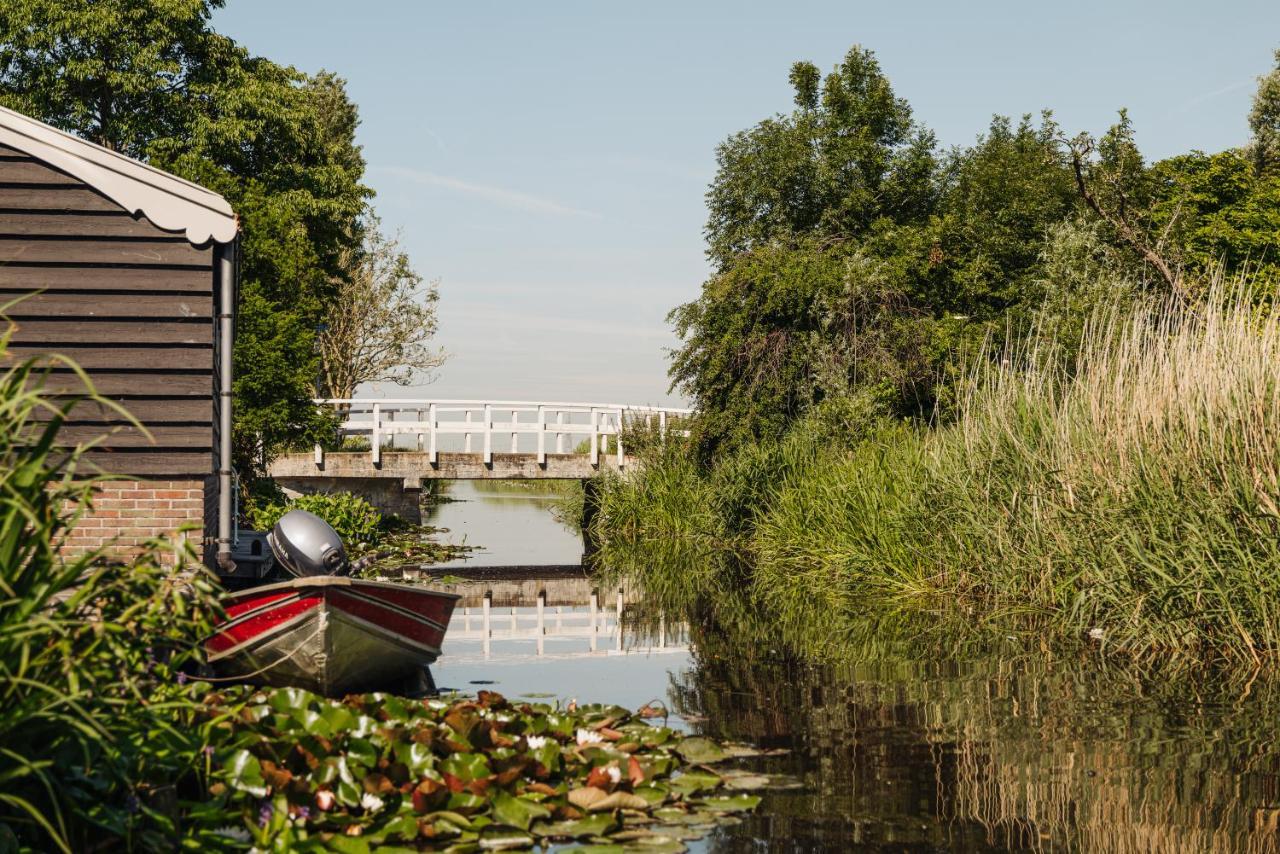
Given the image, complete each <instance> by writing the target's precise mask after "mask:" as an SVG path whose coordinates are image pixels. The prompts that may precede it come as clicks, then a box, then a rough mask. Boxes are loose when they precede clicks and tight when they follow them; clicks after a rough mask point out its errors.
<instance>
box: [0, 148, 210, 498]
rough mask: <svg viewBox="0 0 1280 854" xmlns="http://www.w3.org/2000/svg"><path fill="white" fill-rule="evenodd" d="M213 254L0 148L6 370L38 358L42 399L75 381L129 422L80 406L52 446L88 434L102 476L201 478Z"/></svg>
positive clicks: (0, 301) (69, 390)
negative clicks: (44, 378) (8, 326)
mask: <svg viewBox="0 0 1280 854" xmlns="http://www.w3.org/2000/svg"><path fill="white" fill-rule="evenodd" d="M213 261H214V258H213V250H212V248H210V247H207V246H206V247H194V246H192V245H191V244H190V243H188V242H187V240H186V238H185V237H184V236H182V235H179V234H173V233H170V232H166V231H162V230H161V229H158V228H156V227H155V226H154V225H152V224H151V223H149V222H148V221H147V220H145V219H142V218H134V217H133V216H130V215H129V214H128V213H127V212H126V211H124V210H123V209H122V208H121V207H120V206H119V205H117V204H116V203H115V202H113V201H111V200H110V199H108V198H106V197H105V196H103V195H101V194H100V193H98V192H96V191H95V190H93V189H92V188H91V187H89V186H87V185H86V184H84V183H83V182H81V181H80V180H78V179H76V178H73V177H71V176H69V175H66V174H64V173H62V172H59V171H58V170H56V169H53V168H50V167H48V166H46V165H45V164H43V163H41V162H39V161H36V160H33V159H32V158H30V157H27V156H25V155H23V154H21V153H20V152H17V151H15V150H13V149H11V148H5V147H3V146H0V314H3V315H4V316H6V317H8V318H9V320H10V322H12V324H13V327H14V329H13V336H12V338H11V341H10V349H9V356H8V357H7V362H8V363H10V364H11V363H12V362H13V361H14V360H16V359H21V358H26V357H28V356H33V355H34V356H41V357H45V356H48V358H47V359H44V361H45V362H46V363H47V364H48V366H49V370H50V375H49V378H48V383H47V385H48V387H49V389H51V390H53V391H56V392H59V393H66V394H76V393H79V392H80V391H81V390H82V389H83V383H82V382H81V381H80V379H79V377H78V376H77V375H76V373H75V372H74V371H73V370H71V369H70V368H68V367H67V366H66V364H65V362H60V361H59V360H58V358H56V357H55V356H53V355H52V354H57V355H58V356H65V357H66V358H67V359H70V360H73V361H74V362H75V363H76V364H78V365H80V366H81V367H83V368H84V370H85V371H86V372H87V373H88V375H89V377H90V378H91V380H92V381H93V384H94V386H95V387H96V388H97V390H98V391H99V392H100V393H102V394H103V395H104V396H106V397H108V398H110V399H111V400H113V401H115V402H117V403H119V404H120V405H121V406H123V407H124V408H125V409H127V410H129V411H130V412H131V413H132V414H133V415H134V416H135V417H136V418H138V419H139V420H140V421H141V422H142V423H143V424H144V425H145V426H146V428H147V429H148V431H149V432H150V434H151V435H150V437H148V436H146V435H144V434H143V433H141V432H140V431H138V430H137V429H134V428H131V427H128V426H127V425H122V423H121V422H122V420H123V419H122V417H121V415H120V414H119V413H118V412H115V411H113V410H111V409H110V408H108V407H104V406H101V405H98V404H91V403H84V404H80V405H78V406H77V407H76V408H75V409H74V410H73V412H72V421H71V423H70V424H69V425H68V427H67V429H66V433H65V435H66V436H67V437H68V438H69V439H74V440H77V441H79V440H89V439H93V438H96V437H99V436H102V437H103V438H102V440H101V442H100V444H99V445H98V447H99V448H100V450H97V451H95V452H93V454H92V455H91V456H92V459H93V460H94V461H95V462H96V463H98V464H99V465H101V466H103V467H104V468H105V469H107V470H108V471H112V472H116V473H119V474H127V475H138V476H145V477H152V478H179V477H183V478H185V477H200V478H204V477H207V476H209V475H210V474H211V473H212V472H213V468H214V463H213V453H214V430H215V425H214V415H215V402H214V401H215V389H214V355H215V352H214V315H215V308H214V273H213ZM0 367H3V365H0Z"/></svg>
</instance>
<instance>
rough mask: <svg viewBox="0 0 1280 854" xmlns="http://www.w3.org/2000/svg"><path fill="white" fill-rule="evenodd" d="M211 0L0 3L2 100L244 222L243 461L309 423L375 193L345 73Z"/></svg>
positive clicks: (243, 466) (239, 400) (297, 435)
mask: <svg viewBox="0 0 1280 854" xmlns="http://www.w3.org/2000/svg"><path fill="white" fill-rule="evenodd" d="M221 6H222V0H0V102H3V103H4V104H5V105H6V106H9V107H12V108H14V109H17V110H20V111H22V112H24V113H27V114H29V115H32V116H35V117H37V118H40V119H42V120H44V121H47V122H49V123H51V124H54V125H56V126H58V127H60V128H63V129H64V130H67V131H70V132H72V133H76V134H79V135H81V136H84V137H86V138H88V139H91V140H93V141H95V142H98V143H100V144H102V145H105V146H107V147H109V148H112V149H115V150H117V151H121V152H123V153H125V154H128V155H130V156H133V157H137V158H139V159H142V160H146V161H148V162H150V163H152V164H154V165H157V166H159V167H161V168H164V169H167V170H169V171H172V172H175V173H176V174H179V175H182V176H183V177H186V178H189V179H191V180H193V181H196V182H198V183H201V184H204V185H205V186H208V187H209V188H211V189H213V190H216V191H218V192H220V193H222V194H223V195H224V196H226V198H227V199H228V201H230V203H231V205H232V207H233V208H235V210H236V213H237V214H238V215H239V217H240V220H241V225H242V230H243V243H242V251H243V255H242V263H241V303H240V314H239V320H238V334H237V343H236V352H235V362H236V365H235V367H236V383H235V393H236V429H235V444H236V463H237V466H238V468H240V470H241V471H242V472H244V473H249V472H252V471H255V470H257V468H258V466H259V465H260V463H261V462H262V460H263V459H264V456H269V455H270V454H271V453H273V452H275V451H276V450H278V449H279V448H281V447H282V446H284V445H285V444H287V443H289V442H291V441H296V440H299V439H302V438H306V437H308V436H311V435H314V434H316V433H317V432H318V431H319V430H321V429H322V428H323V425H324V424H325V417H324V415H323V413H320V412H318V411H317V410H316V408H315V407H314V406H313V405H312V404H311V402H310V390H311V387H312V385H313V384H314V382H315V379H316V375H317V370H318V362H317V355H316V348H315V337H316V334H317V330H318V328H319V326H320V325H321V323H322V322H323V318H324V315H325V310H326V306H327V305H328V304H329V303H330V302H331V300H332V298H333V296H334V293H335V290H336V287H337V282H338V281H339V277H340V275H341V272H342V271H341V269H340V258H341V256H342V251H343V249H344V247H349V246H351V245H353V244H354V245H358V244H359V241H360V239H361V216H362V213H363V211H364V209H365V205H366V203H367V200H368V198H369V196H371V195H372V193H371V191H370V190H369V189H368V188H367V187H366V186H364V185H363V184H362V183H361V181H362V176H363V172H364V159H363V157H362V156H361V153H360V149H359V148H358V147H357V146H356V145H355V141H354V135H355V128H356V124H357V122H358V118H357V114H356V109H355V107H354V105H353V104H352V103H351V102H350V100H349V99H348V98H347V95H346V92H345V87H344V84H343V82H342V80H341V79H339V78H337V77H335V76H333V75H330V74H323V73H322V74H319V75H316V76H308V75H305V74H303V73H301V72H299V71H297V70H296V69H294V68H291V67H287V66H282V65H278V64H276V63H274V62H271V61H270V60H267V59H263V58H261V57H255V56H251V55H249V54H248V52H247V51H245V50H244V49H243V48H241V47H240V46H238V45H236V44H235V43H234V42H233V41H232V40H230V39H228V38H226V37H225V36H222V35H220V34H218V33H216V32H215V31H214V30H213V29H212V28H211V26H210V15H211V13H212V11H213V10H214V9H217V8H219V7H221Z"/></svg>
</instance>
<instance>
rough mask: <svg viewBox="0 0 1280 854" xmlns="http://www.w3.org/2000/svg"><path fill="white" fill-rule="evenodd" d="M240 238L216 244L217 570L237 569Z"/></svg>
mask: <svg viewBox="0 0 1280 854" xmlns="http://www.w3.org/2000/svg"><path fill="white" fill-rule="evenodd" d="M238 248H239V239H238V238H237V239H236V240H234V241H232V242H231V243H225V244H220V245H219V246H218V247H217V256H218V286H219V292H218V348H219V358H220V360H221V364H220V366H219V371H218V374H219V388H218V421H219V423H218V554H217V564H218V569H219V570H221V571H222V572H223V573H226V574H228V575H229V574H231V573H233V572H235V571H236V564H235V561H234V560H232V559H231V547H232V540H233V537H234V534H235V524H236V520H235V518H234V516H233V515H232V510H231V508H232V503H231V502H232V492H233V490H234V486H233V484H232V478H231V474H232V473H231V346H232V343H233V342H234V340H235V325H234V324H235V300H236V273H237V264H236V254H237V249H238Z"/></svg>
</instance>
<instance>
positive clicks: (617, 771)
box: [604, 765, 622, 783]
mask: <svg viewBox="0 0 1280 854" xmlns="http://www.w3.org/2000/svg"><path fill="white" fill-rule="evenodd" d="M604 772H605V773H606V774H608V775H609V779H610V780H611V781H613V782H614V783H617V782H618V781H619V780H621V779H622V769H621V768H619V767H618V766H617V765H610V766H609V767H608V768H606V769H604Z"/></svg>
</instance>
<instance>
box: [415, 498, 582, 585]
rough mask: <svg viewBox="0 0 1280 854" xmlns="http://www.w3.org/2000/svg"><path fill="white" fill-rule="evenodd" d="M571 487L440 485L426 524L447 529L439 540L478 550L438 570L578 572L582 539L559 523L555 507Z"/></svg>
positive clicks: (568, 527) (566, 526)
mask: <svg viewBox="0 0 1280 854" xmlns="http://www.w3.org/2000/svg"><path fill="white" fill-rule="evenodd" d="M572 488H573V486H572V485H571V484H567V483H562V482H559V481H529V482H524V481H514V482H506V481H473V480H456V481H441V484H440V487H439V489H440V492H439V497H440V498H441V499H442V500H441V501H440V502H439V503H436V504H434V505H432V506H431V507H430V508H429V509H428V511H427V514H426V519H425V521H426V523H427V524H428V525H433V526H435V527H439V528H445V529H447V533H445V534H443V535H441V540H442V541H443V542H447V543H450V544H453V545H466V546H473V547H478V548H479V550H478V551H476V552H473V553H471V554H469V555H467V556H466V557H463V558H460V559H458V560H454V561H450V562H448V563H445V564H441V565H440V566H439V567H437V568H440V569H460V568H465V567H470V566H525V567H542V566H578V565H580V564H581V563H582V551H583V549H582V535H581V534H580V533H579V532H578V531H577V530H576V529H575V528H572V527H571V526H568V525H566V524H564V523H562V522H560V521H559V520H558V519H557V517H556V514H555V512H553V511H554V510H555V508H556V506H557V504H558V503H559V502H561V501H563V500H564V499H565V498H566V497H568V496H569V495H570V490H571V489H572Z"/></svg>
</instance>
